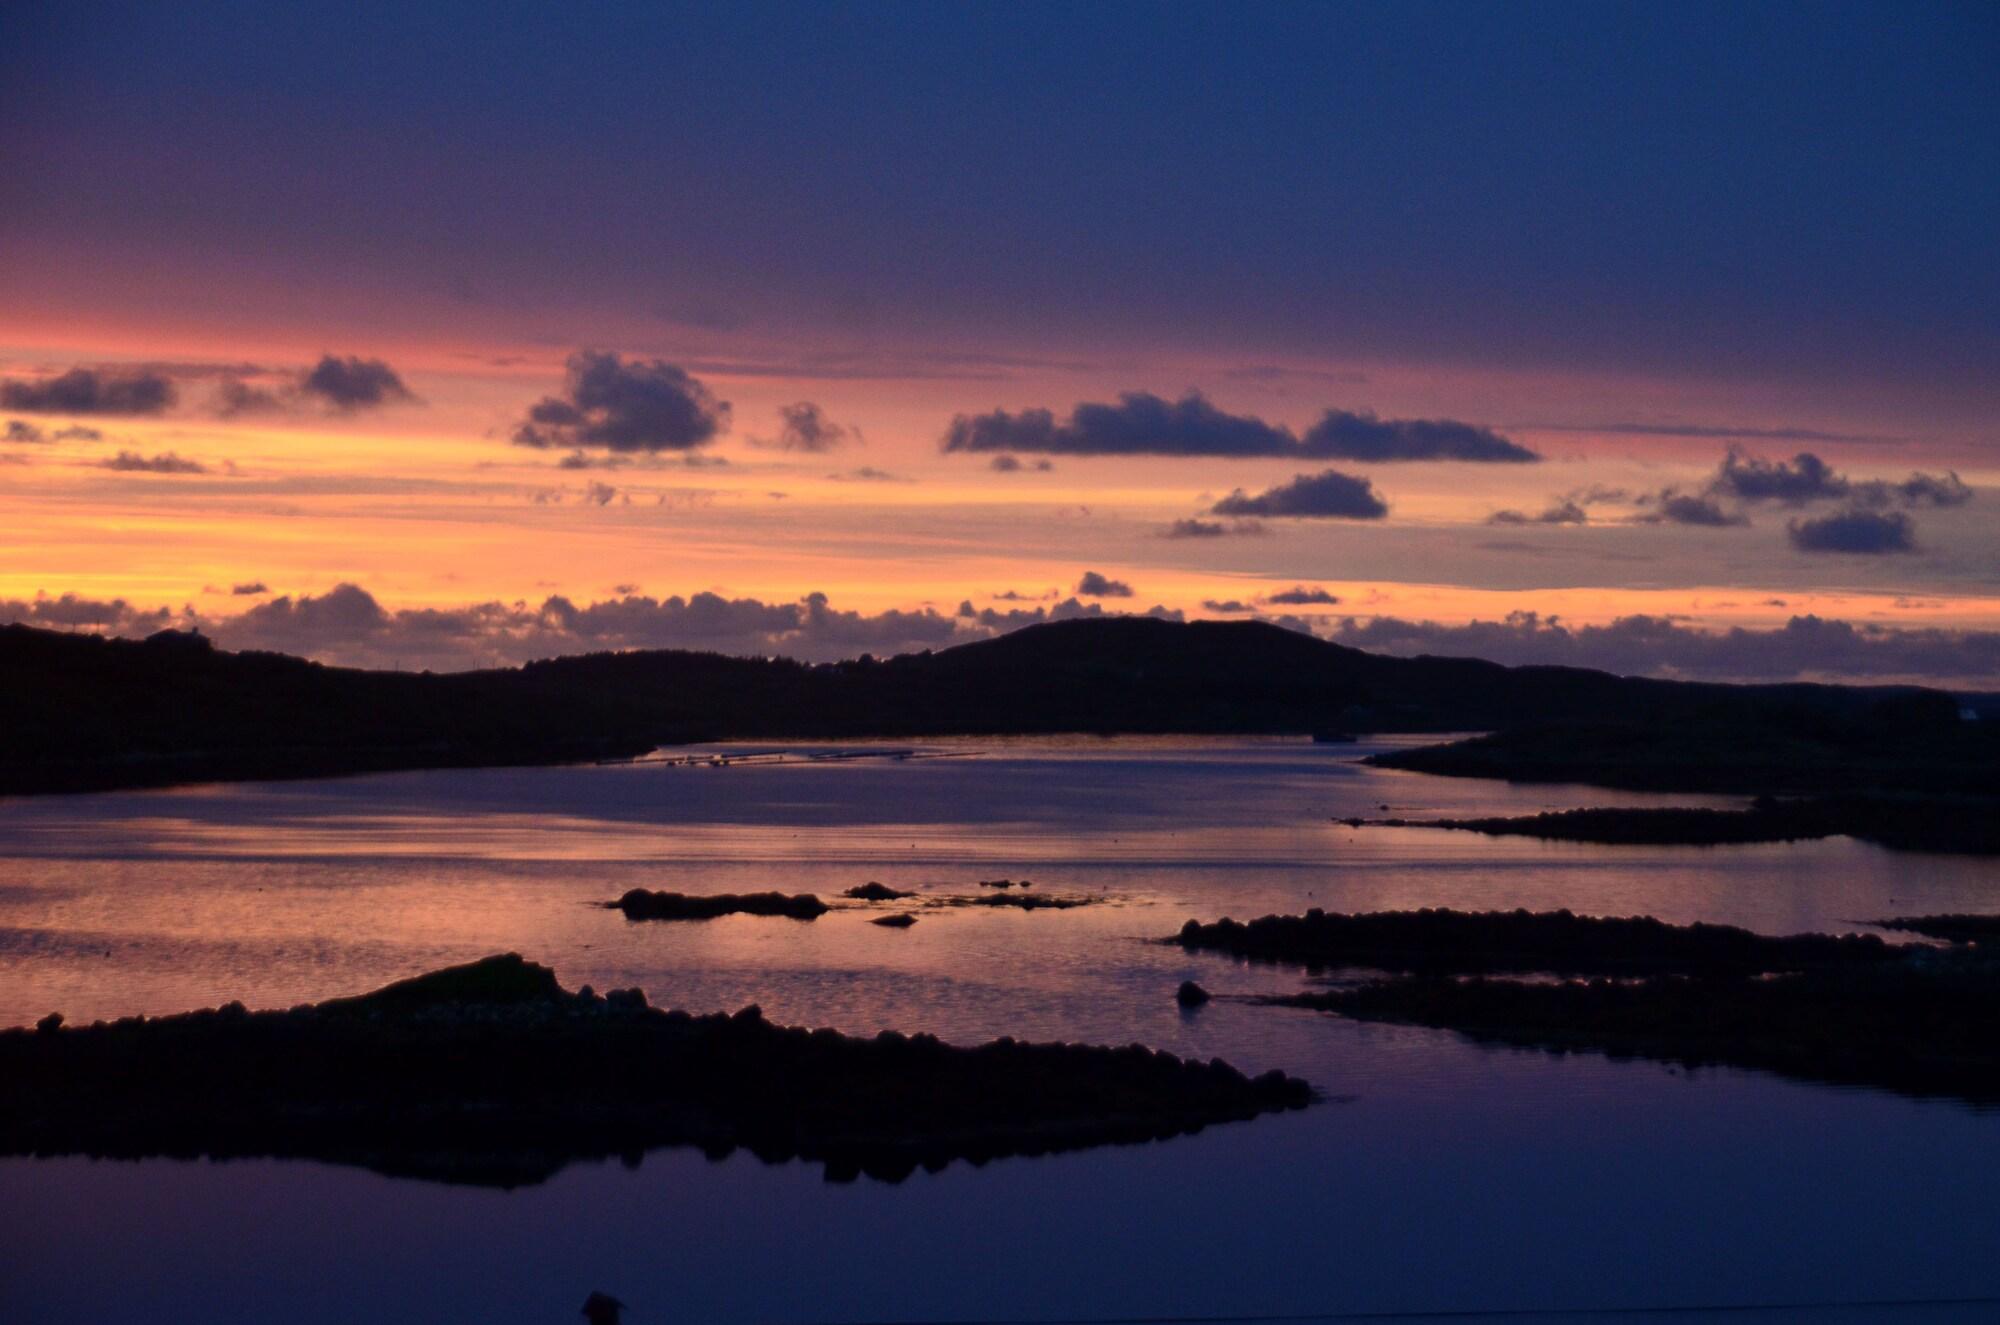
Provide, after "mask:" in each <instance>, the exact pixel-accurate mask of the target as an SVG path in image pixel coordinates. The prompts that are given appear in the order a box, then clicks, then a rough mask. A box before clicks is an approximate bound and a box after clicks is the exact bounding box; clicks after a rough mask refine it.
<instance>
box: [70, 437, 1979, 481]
mask: <svg viewBox="0 0 2000 1325" xmlns="http://www.w3.org/2000/svg"><path fill="white" fill-rule="evenodd" d="M53 435H54V437H55V439H56V440H57V441H59V442H101V441H103V440H104V434H103V433H102V432H99V431H98V430H97V429H95V428H86V427H84V426H83V425H82V424H71V425H70V426H69V427H67V428H58V429H56V430H55V433H54V434H53ZM1953 477H1957V476H1956V475H1954V476H1953Z"/></svg>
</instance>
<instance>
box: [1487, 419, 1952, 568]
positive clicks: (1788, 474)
mask: <svg viewBox="0 0 2000 1325" xmlns="http://www.w3.org/2000/svg"><path fill="white" fill-rule="evenodd" d="M1972 495H1973V494H1972V489H1971V488H1970V487H1969V486H1967V485H1966V483H1965V481H1964V480H1963V479H1961V478H1959V476H1958V475H1957V474H1955V473H1952V472H1950V471H1947V472H1945V473H1942V474H1924V473H1912V474H1911V475H1910V476H1909V477H1908V478H1906V479H1903V480H1902V481H1900V482H1892V481H1889V480H1886V479H1853V478H1849V477H1848V476H1847V475H1845V474H1842V473H1840V472H1838V471H1837V470H1835V469H1834V468H1833V466H1831V465H1829V464H1828V463H1827V462H1826V461H1825V460H1823V459H1821V458H1820V457H1819V456H1816V455H1814V454H1813V453H1812V452H1810V451H1801V452H1799V453H1798V454H1797V455H1795V456H1793V457H1792V458H1791V459H1790V460H1765V459H1761V458H1759V457H1756V456H1751V455H1749V454H1747V453H1746V452H1744V451H1743V449H1742V448H1740V447H1735V446H1732V447H1730V448H1729V451H1728V452H1727V453H1726V454H1725V455H1724V456H1723V458H1722V463H1721V464H1720V465H1718V466H1717V467H1716V470H1715V473H1714V474H1712V475H1711V476H1710V477H1709V478H1708V480H1707V481H1706V482H1705V483H1703V484H1701V485H1700V486H1699V487H1696V488H1693V489H1688V488H1683V487H1680V486H1678V485H1672V486H1668V487H1664V488H1661V489H1659V490H1657V491H1654V492H1645V493H1640V494H1639V495H1638V496H1636V497H1631V496H1628V495H1627V494H1626V493H1625V492H1623V491H1622V490H1620V489H1617V488H1606V487H1590V488H1581V489H1578V490H1576V491H1574V492H1570V493H1565V494H1563V495H1561V496H1558V497H1554V498H1552V499H1550V502H1549V504H1548V505H1547V506H1546V507H1545V508H1543V509H1542V510H1541V511H1539V512H1535V513H1532V514H1531V513H1528V512H1525V511H1518V510H1503V511H1495V512H1494V513H1493V514H1492V515H1490V516H1488V517H1487V521H1486V522H1487V523H1488V524H1495V525H1581V524H1588V523H1590V512H1589V508H1590V507H1592V506H1598V505H1604V504H1607V503H1624V502H1630V503H1631V504H1632V505H1634V506H1636V507H1637V508H1638V511H1637V513H1636V514H1634V515H1632V516H1631V517H1630V519H1631V520H1632V521H1633V522H1635V523H1638V524H1655V525H1685V526H1690V527H1694V528H1701V529H1740V528H1747V527H1749V525H1750V523H1751V520H1750V512H1751V510H1752V509H1754V508H1756V507H1758V506H1766V505H1775V506H1785V507H1791V508H1794V509H1797V508H1801V507H1806V506H1811V505H1813V504H1816V503H1828V502H1838V503H1842V504H1843V506H1844V509H1842V510H1840V511H1836V512H1834V513H1831V514H1828V515H1821V516H1804V515H1801V516H1798V517H1795V518H1793V519H1791V520H1789V521H1787V523H1786V533H1787V536H1788V537H1789V538H1790V540H1791V543H1792V546H1793V547H1795V548H1797V549H1798V550H1799V551H1801V552H1846V553H1855V554H1863V555H1879V554H1882V553H1892V552H1910V551H1914V550H1915V549H1916V546H1917V543H1916V525H1915V522H1914V521H1912V520H1911V518H1910V517H1909V516H1908V515H1907V514H1905V513H1904V511H1903V510H1899V509H1896V508H1898V507H1901V508H1906V509H1913V508H1916V507H1932V508H1940V507H1951V506H1963V505H1965V504H1966V503H1967V502H1969V501H1971V500H1972Z"/></svg>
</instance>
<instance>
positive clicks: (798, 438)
mask: <svg viewBox="0 0 2000 1325" xmlns="http://www.w3.org/2000/svg"><path fill="white" fill-rule="evenodd" d="M778 419H779V423H780V426H779V429H778V436H777V439H776V440H775V441H772V442H764V443H759V445H765V446H775V447H777V448H779V449H780V450H784V451H810V452H813V453H815V454H817V453H820V452H824V451H831V450H833V449H834V448H835V447H837V446H844V445H846V444H847V443H849V442H859V441H860V440H861V434H860V432H859V431H857V430H855V429H853V428H844V427H842V426H841V425H840V424H837V423H835V422H834V421H833V420H832V419H829V418H828V417H827V416H826V411H825V410H823V409H821V408H820V407H819V406H818V405H815V404H813V403H812V402H811V401H809V400H801V401H799V402H798V403H797V404H795V405H780V406H779V407H778Z"/></svg>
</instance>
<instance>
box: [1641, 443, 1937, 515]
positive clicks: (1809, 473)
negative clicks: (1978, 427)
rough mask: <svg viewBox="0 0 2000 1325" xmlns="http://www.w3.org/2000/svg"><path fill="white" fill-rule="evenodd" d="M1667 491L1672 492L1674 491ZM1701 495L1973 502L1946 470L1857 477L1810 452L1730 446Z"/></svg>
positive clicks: (1748, 499)
mask: <svg viewBox="0 0 2000 1325" xmlns="http://www.w3.org/2000/svg"><path fill="white" fill-rule="evenodd" d="M1666 491H1667V492H1669V493H1671V492H1673V491H1674V489H1671V488H1670V489H1667V490H1666ZM1703 494H1704V495H1705V496H1706V497H1707V498H1709V499H1710V500H1711V501H1714V500H1726V501H1734V502H1737V503H1740V504H1741V505H1744V506H1754V505H1757V504H1760V503H1772V504H1776V505H1781V506H1794V507H1796V506H1808V505H1811V504H1813V503H1815V502H1834V501H1844V502H1847V503H1849V505H1850V506H1852V507H1856V508H1860V507H1867V508H1870V509H1874V510H1881V509H1884V508H1886V507H1890V506H1938V507H1942V506H1963V505H1965V504H1966V503H1967V502H1969V501H1971V500H1972V489H1971V488H1970V487H1968V486H1967V485H1966V483H1965V481H1964V480H1963V479H1961V478H1959V476H1958V475H1957V474H1956V473H1954V472H1952V471H1950V470H1947V471H1945V472H1944V473H1942V474H1924V473H1916V472H1913V473H1911V474H1910V476H1909V477H1908V478H1906V479H1904V480H1903V481H1902V482H1900V483H1892V482H1889V481H1887V480H1884V479H1864V480H1856V479H1852V478H1849V477H1848V476H1847V475H1845V474H1842V473H1840V472H1838V471H1837V470H1835V469H1834V468H1833V466H1832V465H1829V464H1828V463H1827V462H1826V461H1824V460H1822V459H1820V457H1818V456H1816V455H1814V454H1813V453H1812V452H1810V451H1801V452H1799V453H1798V454H1797V455H1795V456H1793V457H1792V458H1791V459H1790V460H1765V459H1761V458H1759V457H1756V456H1752V455H1748V454H1746V453H1745V452H1744V451H1743V449H1742V448H1741V447H1735V446H1732V447H1730V448H1729V451H1728V454H1726V455H1724V456H1723V458H1722V463H1721V465H1719V466H1718V467H1717V468H1716V471H1715V474H1714V476H1713V477H1712V478H1710V479H1709V481H1708V486H1707V487H1706V488H1705V489H1704V490H1703ZM1662 495H1665V494H1662Z"/></svg>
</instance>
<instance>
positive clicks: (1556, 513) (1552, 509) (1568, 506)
mask: <svg viewBox="0 0 2000 1325" xmlns="http://www.w3.org/2000/svg"><path fill="white" fill-rule="evenodd" d="M1486 523H1488V524H1588V523H1590V515H1589V513H1588V512H1587V511H1585V510H1584V509H1583V506H1582V505H1581V504H1580V503H1578V502H1574V501H1569V500H1563V501H1558V502H1556V503H1554V504H1553V505H1550V506H1547V507H1544V508H1543V509H1542V510H1541V511H1540V512H1538V513H1537V514H1534V515H1528V514H1526V513H1525V512H1522V511H1495V512H1493V514H1491V515H1489V516H1487V517H1486Z"/></svg>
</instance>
